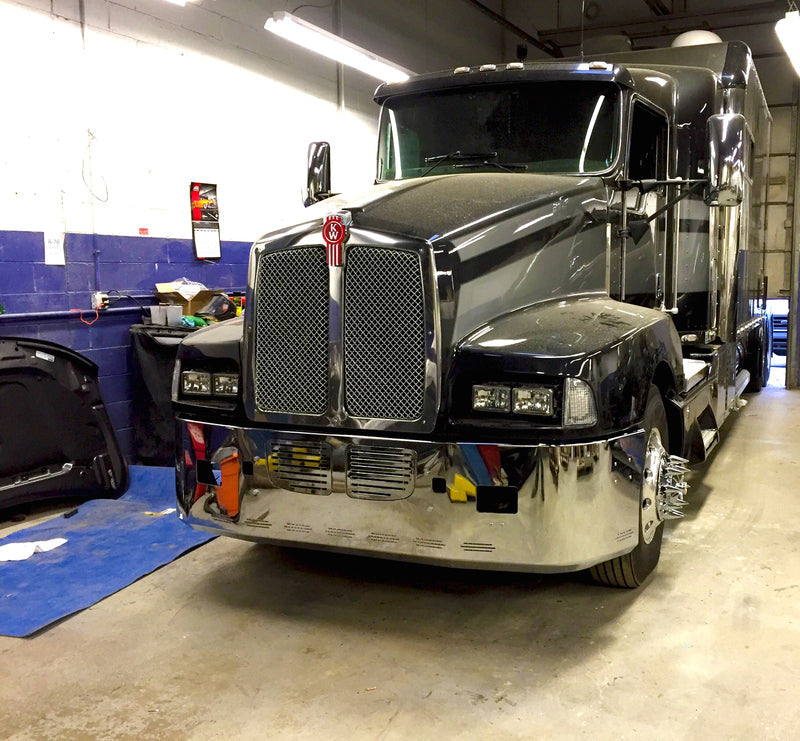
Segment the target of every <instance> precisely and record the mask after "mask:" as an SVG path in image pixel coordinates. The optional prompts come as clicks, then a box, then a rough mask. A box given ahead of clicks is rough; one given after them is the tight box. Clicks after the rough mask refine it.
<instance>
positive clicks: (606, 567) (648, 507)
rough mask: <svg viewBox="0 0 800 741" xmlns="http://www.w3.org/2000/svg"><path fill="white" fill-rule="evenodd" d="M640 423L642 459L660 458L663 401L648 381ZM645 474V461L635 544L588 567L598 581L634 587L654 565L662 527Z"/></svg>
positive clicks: (665, 436) (665, 441)
mask: <svg viewBox="0 0 800 741" xmlns="http://www.w3.org/2000/svg"><path fill="white" fill-rule="evenodd" d="M642 425H643V427H644V430H645V440H646V441H647V448H646V450H645V462H646V461H647V460H648V459H649V458H651V457H653V456H659V457H660V456H661V454H662V453H663V451H665V450H666V451H668V450H669V428H668V427H667V413H666V411H665V409H664V401H663V399H662V398H661V392H660V391H659V390H658V388H657V387H656V386H654V385H652V384H651V386H650V393H649V394H648V396H647V404H646V406H645V410H644V418H643V420H642ZM648 476H652V471H650V470H649V467H648V466H647V465H646V463H645V466H644V471H643V472H642V484H641V488H640V492H639V543H638V545H637V546H636V547H635V548H634V549H633V550H632V551H631V552H630V553H626V554H625V555H624V556H618V557H617V558H612V559H611V560H609V561H605V562H603V563H601V564H598V565H597V566H592V567H591V568H590V569H589V574H590V575H591V577H592V579H594V580H595V581H596V582H598V583H600V584H605V585H606V586H610V587H623V588H626V589H635V588H636V587H639V586H641V585H642V584H643V583H644V581H645V579H647V577H648V576H649V575H650V573H651V572H652V571H653V569H655V567H656V565H657V564H658V559H659V557H660V556H661V539H662V537H663V535H664V528H663V527H662V526H661V525H662V523H661V521H660V519H659V517H658V511H657V502H656V498H655V495H654V493H653V492H654V491H656V490H657V485H658V482H657V481H656V482H652V481H650V479H648Z"/></svg>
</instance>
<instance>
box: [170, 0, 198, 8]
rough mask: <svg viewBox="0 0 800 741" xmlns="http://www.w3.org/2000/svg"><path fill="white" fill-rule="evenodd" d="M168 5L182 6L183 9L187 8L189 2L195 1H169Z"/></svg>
mask: <svg viewBox="0 0 800 741" xmlns="http://www.w3.org/2000/svg"><path fill="white" fill-rule="evenodd" d="M167 2H168V3H172V4H173V5H180V6H181V7H182V8H183V7H185V6H186V3H187V2H190V3H191V2H193V0H167Z"/></svg>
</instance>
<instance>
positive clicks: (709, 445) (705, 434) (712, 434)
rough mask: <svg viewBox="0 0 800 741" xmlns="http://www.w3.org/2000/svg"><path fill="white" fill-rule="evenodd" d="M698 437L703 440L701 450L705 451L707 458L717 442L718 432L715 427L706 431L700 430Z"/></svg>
mask: <svg viewBox="0 0 800 741" xmlns="http://www.w3.org/2000/svg"><path fill="white" fill-rule="evenodd" d="M700 436H701V437H702V438H703V448H704V449H705V452H706V456H708V454H709V453H710V452H711V451H712V450H713V449H714V447H715V446H716V444H717V443H718V442H719V430H718V429H717V428H716V427H712V428H711V429H708V430H701V431H700Z"/></svg>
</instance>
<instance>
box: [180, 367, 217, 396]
mask: <svg viewBox="0 0 800 741" xmlns="http://www.w3.org/2000/svg"><path fill="white" fill-rule="evenodd" d="M181 391H182V392H183V393H184V394H187V395H188V396H211V374H210V373H206V372H205V371H194V370H186V371H183V372H182V373H181Z"/></svg>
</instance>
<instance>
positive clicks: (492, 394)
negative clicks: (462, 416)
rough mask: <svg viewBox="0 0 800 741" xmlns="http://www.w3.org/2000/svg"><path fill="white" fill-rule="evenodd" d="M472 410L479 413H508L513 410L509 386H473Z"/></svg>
mask: <svg viewBox="0 0 800 741" xmlns="http://www.w3.org/2000/svg"><path fill="white" fill-rule="evenodd" d="M472 408H473V409H474V410H476V411H478V412H507V411H509V410H510V409H511V389H510V388H508V386H473V387H472Z"/></svg>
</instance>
